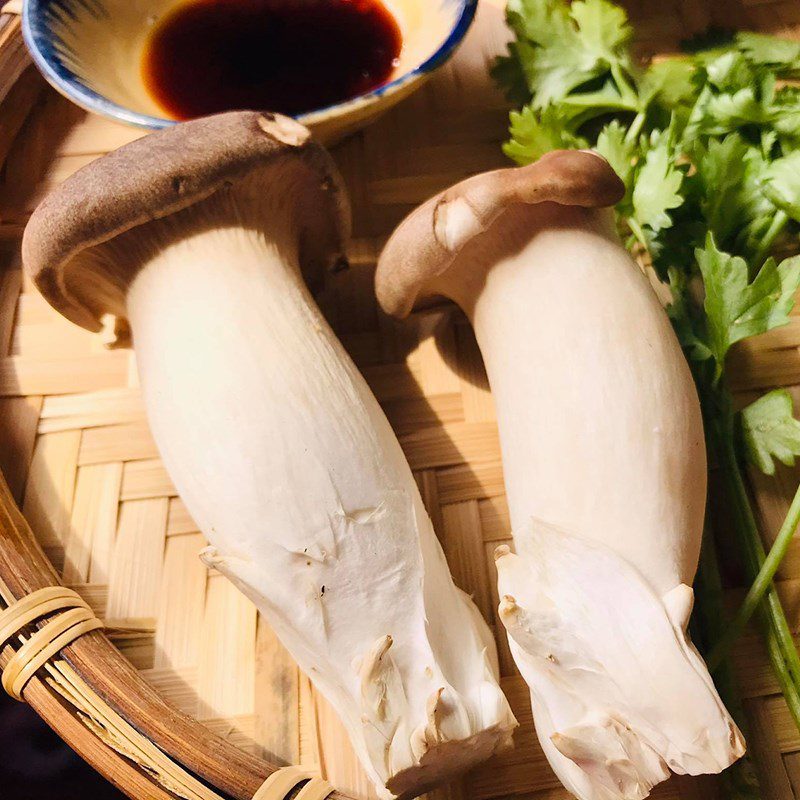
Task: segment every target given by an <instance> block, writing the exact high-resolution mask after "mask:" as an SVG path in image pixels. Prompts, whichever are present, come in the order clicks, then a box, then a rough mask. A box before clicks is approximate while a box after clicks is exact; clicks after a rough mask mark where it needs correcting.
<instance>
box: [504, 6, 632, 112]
mask: <svg viewBox="0 0 800 800" xmlns="http://www.w3.org/2000/svg"><path fill="white" fill-rule="evenodd" d="M507 15H508V20H509V24H510V25H511V28H512V29H513V30H514V31H515V32H516V34H517V42H516V43H515V44H514V46H513V48H512V49H511V50H510V56H511V57H512V58H515V59H516V60H517V61H518V62H519V64H520V66H521V70H522V73H523V74H524V76H525V79H526V82H527V84H528V89H529V91H530V94H531V97H532V103H533V106H534V108H539V109H541V108H544V107H546V106H547V105H549V104H551V103H553V102H556V101H558V100H561V99H563V98H564V97H566V96H567V95H568V94H570V92H572V91H573V90H574V89H576V88H577V87H579V86H582V85H584V84H586V83H588V82H590V81H592V80H594V79H596V78H599V77H601V76H602V75H603V74H604V73H607V72H609V71H610V70H613V71H614V72H617V73H619V71H620V70H628V69H630V57H629V55H628V51H627V47H626V46H627V43H628V41H629V40H630V37H631V29H630V27H629V26H628V25H627V20H626V17H625V13H624V11H622V10H621V9H620V8H618V7H617V6H615V5H614V4H613V3H611V2H609V1H608V0H576V2H574V3H572V5H571V6H570V7H569V8H568V7H567V6H566V5H565V4H564V3H553V2H550V0H510V2H509V4H508V11H507ZM500 69H501V77H504V78H505V80H504V85H505V86H506V87H507V88H508V87H509V85H513V84H510V83H509V82H508V76H509V75H510V74H511V71H510V69H509V65H508V63H507V62H505V63H504V65H503V66H502V67H500Z"/></svg>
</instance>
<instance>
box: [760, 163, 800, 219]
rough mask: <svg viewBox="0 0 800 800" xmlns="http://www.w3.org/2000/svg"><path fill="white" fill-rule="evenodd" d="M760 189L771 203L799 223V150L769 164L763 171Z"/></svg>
mask: <svg viewBox="0 0 800 800" xmlns="http://www.w3.org/2000/svg"><path fill="white" fill-rule="evenodd" d="M762 188H763V191H764V194H765V195H766V196H767V197H768V198H769V200H770V201H771V202H772V203H774V204H775V205H776V206H777V207H778V208H780V209H781V211H783V212H784V213H786V214H788V215H789V216H790V217H791V218H792V219H795V220H797V221H799V222H800V150H795V151H794V152H792V153H789V155H788V156H784V157H783V158H778V159H775V161H773V162H772V163H771V164H769V166H767V167H766V169H765V170H764V176H763V181H762Z"/></svg>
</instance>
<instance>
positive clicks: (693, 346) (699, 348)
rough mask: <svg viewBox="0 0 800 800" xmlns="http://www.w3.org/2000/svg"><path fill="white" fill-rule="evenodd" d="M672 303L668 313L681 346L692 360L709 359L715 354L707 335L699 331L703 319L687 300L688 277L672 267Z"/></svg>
mask: <svg viewBox="0 0 800 800" xmlns="http://www.w3.org/2000/svg"><path fill="white" fill-rule="evenodd" d="M668 280H669V288H670V291H671V292H672V303H670V305H668V306H667V314H668V316H669V318H670V321H671V322H672V327H673V328H674V329H675V334H676V335H677V337H678V341H679V342H680V343H681V347H683V348H684V350H686V352H687V354H688V356H689V358H690V359H691V360H692V361H707V360H708V359H710V358H712V356H713V354H712V352H711V350H709V349H708V345H707V344H706V343H705V336H704V335H703V333H702V332H700V331H698V328H699V327H701V321H700V320H698V319H697V318H696V315H693V314H692V313H691V310H690V307H689V303H688V301H687V295H688V292H687V279H686V275H685V274H684V273H682V272H681V271H680V270H677V269H675V268H674V267H671V268H670V269H669V271H668Z"/></svg>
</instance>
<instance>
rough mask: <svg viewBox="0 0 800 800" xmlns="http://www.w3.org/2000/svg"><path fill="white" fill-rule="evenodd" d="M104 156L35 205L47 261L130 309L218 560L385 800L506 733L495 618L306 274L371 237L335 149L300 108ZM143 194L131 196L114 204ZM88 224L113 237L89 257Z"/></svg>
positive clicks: (98, 311) (178, 471)
mask: <svg viewBox="0 0 800 800" xmlns="http://www.w3.org/2000/svg"><path fill="white" fill-rule="evenodd" d="M132 163H133V164H136V175H135V176H134V177H131V176H130V175H129V173H130V164H132ZM87 170H88V171H87ZM87 170H84V171H83V173H78V175H76V176H75V177H73V178H72V179H71V181H68V182H67V183H66V184H65V185H64V186H62V187H61V189H60V190H58V191H57V193H56V194H55V195H54V196H51V198H50V199H49V200H48V201H46V203H45V205H43V206H42V207H41V208H40V209H39V210H37V212H36V213H35V214H34V216H33V218H32V222H31V225H30V227H29V228H28V231H27V232H26V248H25V250H26V263H27V266H28V269H29V270H30V271H31V273H32V274H33V275H34V279H35V280H36V281H37V283H38V285H39V286H40V287H41V288H42V290H43V291H44V292H45V294H46V296H47V297H48V299H50V301H51V302H52V303H53V304H54V305H56V307H58V308H59V309H60V310H61V311H62V312H63V313H65V314H66V315H67V316H69V317H70V318H71V319H74V320H75V321H77V322H79V323H81V324H84V325H86V326H87V327H90V328H96V327H98V325H99V322H98V320H99V317H100V316H101V315H102V314H105V313H113V314H115V315H117V316H119V317H121V318H123V317H124V318H125V319H127V320H128V321H129V323H130V328H131V331H132V336H133V342H134V345H135V350H136V356H137V363H138V368H139V373H140V378H141V385H142V392H143V395H144V399H145V404H146V407H147V411H148V418H149V421H150V426H151V429H152V432H153V435H154V438H155V440H156V442H157V444H158V446H159V450H160V453H161V456H162V458H163V460H164V463H165V465H166V467H167V470H168V471H169V473H170V475H171V477H172V479H173V481H174V483H175V485H176V487H177V488H178V490H179V492H180V493H181V496H182V497H183V499H184V501H185V502H186V505H187V507H188V509H189V511H190V512H191V514H192V516H193V517H194V519H195V521H196V522H197V523H198V525H199V526H200V528H201V530H202V531H204V532H205V533H206V535H207V536H208V538H209V539H210V541H211V544H212V545H213V547H212V548H211V549H210V550H208V551H206V553H205V556H204V558H205V560H206V562H207V563H211V564H213V565H214V566H215V567H216V568H217V569H219V570H220V571H221V572H222V573H224V574H225V575H226V576H228V577H229V578H230V579H231V580H232V581H233V582H234V583H235V584H236V585H237V586H238V587H239V588H240V589H241V590H242V591H243V592H244V593H245V594H246V595H247V596H248V597H250V598H251V599H252V600H253V602H254V603H256V605H257V606H258V608H259V609H260V610H261V611H262V612H263V613H264V614H265V616H266V617H267V619H268V620H269V622H270V623H271V624H272V626H273V627H274V629H275V630H276V632H277V633H278V635H279V636H280V638H281V640H282V641H283V643H284V644H285V645H286V646H287V648H288V649H289V651H290V652H291V654H292V655H293V656H294V658H295V659H296V660H297V662H298V664H299V665H300V667H301V668H303V669H304V670H305V671H306V673H308V674H310V675H311V676H312V679H313V681H314V683H315V685H316V686H317V687H318V689H319V690H320V691H321V692H322V693H323V695H324V696H325V697H326V698H327V699H328V700H329V701H330V703H331V704H332V705H333V707H334V708H335V709H336V711H337V712H338V714H339V716H340V718H341V719H342V721H343V723H344V725H345V727H346V728H347V730H348V732H349V734H350V737H351V740H352V743H353V746H354V749H355V751H356V753H357V755H358V756H359V758H360V759H361V762H362V764H363V765H364V767H365V769H366V771H367V773H368V774H369V776H370V777H371V778H372V780H373V781H374V782H375V785H376V787H377V791H378V794H379V795H380V796H381V797H382V798H391V797H394V796H396V795H400V794H406V793H413V792H414V791H415V789H417V788H419V787H421V786H423V785H430V784H431V783H435V782H436V781H437V780H441V779H444V778H446V777H447V776H449V775H451V774H453V773H455V772H458V771H460V770H463V769H467V768H469V767H470V766H471V765H473V764H474V763H476V762H477V761H479V760H482V759H484V758H486V757H488V756H489V755H491V753H492V752H494V750H495V749H497V748H498V747H502V746H505V744H506V743H507V741H508V739H509V738H510V735H511V731H512V730H513V728H514V727H515V725H516V722H515V720H514V718H513V715H512V713H511V711H510V709H509V706H508V704H507V702H506V700H505V697H504V696H503V694H502V692H501V691H500V689H499V686H498V670H497V662H496V654H495V652H494V649H493V645H492V643H491V636H490V633H489V630H488V627H487V626H486V623H485V622H484V621H483V620H482V619H481V618H480V615H479V613H478V612H477V610H476V609H475V607H474V605H473V604H472V603H471V601H469V600H468V599H467V598H466V597H465V595H463V593H461V592H460V591H459V590H458V589H457V588H456V587H455V585H454V584H453V581H452V578H451V577H450V575H449V572H448V570H447V565H446V561H445V559H444V556H443V554H442V551H441V548H440V546H439V544H438V541H437V539H436V536H435V534H434V532H433V529H432V526H431V523H430V520H429V518H428V516H427V514H426V513H425V510H424V507H423V504H422V500H421V498H420V495H419V492H418V490H417V487H416V483H415V481H414V479H413V477H412V475H411V471H410V469H409V467H408V464H407V462H406V461H405V458H404V456H403V453H402V451H401V449H400V446H399V444H398V442H397V439H396V437H395V436H394V433H393V432H392V430H391V428H390V426H389V424H388V422H387V420H386V418H385V416H384V414H383V412H382V411H381V409H380V407H379V406H378V403H377V402H376V400H375V398H374V396H373V395H372V393H371V391H370V390H369V388H368V387H367V385H366V383H365V382H364V380H363V378H362V377H361V375H360V374H359V372H358V371H357V369H356V368H355V366H354V365H353V363H352V361H351V360H350V358H349V357H348V355H347V354H346V352H345V351H344V349H343V348H342V346H341V344H340V343H339V341H338V340H337V339H336V337H335V335H334V334H333V332H332V331H331V329H330V327H329V326H328V324H327V322H326V321H325V319H324V318H323V316H322V314H321V313H320V311H319V309H318V308H317V306H316V304H315V303H314V300H313V298H312V295H311V293H310V292H309V289H308V287H307V284H306V280H313V279H314V277H315V275H318V274H319V272H320V271H321V270H322V269H324V268H326V267H328V266H330V265H331V264H334V263H338V262H340V259H341V254H342V251H343V248H344V244H345V241H346V237H347V235H348V217H347V214H348V211H347V207H346V203H345V200H344V190H343V187H342V185H341V180H340V178H339V176H338V174H337V173H336V171H335V169H334V167H333V165H332V163H331V162H330V160H329V159H328V157H327V156H326V154H325V153H324V151H322V150H321V149H320V148H318V147H316V146H315V145H313V144H311V143H309V142H308V140H307V132H306V131H305V129H303V128H302V127H301V126H299V125H297V123H295V122H293V121H292V120H289V119H286V118H282V117H270V118H263V117H259V116H258V115H253V114H249V113H240V114H233V115H228V114H226V115H220V116H219V117H212V118H208V119H206V120H199V121H197V122H193V123H186V124H184V125H181V126H177V127H176V128H175V129H172V130H170V131H165V132H161V133H156V134H153V135H151V136H148V137H146V138H145V139H143V140H139V141H138V142H135V143H133V144H132V145H129V146H127V147H126V148H123V149H122V150H121V151H118V152H117V153H116V154H115V155H112V156H109V157H107V158H106V159H101V160H99V161H98V162H95V163H94V164H93V165H91V166H90V167H89V168H87ZM178 170H179V171H180V174H181V175H184V176H187V177H186V181H184V183H183V185H182V186H183V188H182V191H181V195H180V196H181V200H180V206H179V207H176V206H175V202H176V201H175V195H174V193H172V189H171V182H170V180H169V175H170V173H171V172H175V171H178ZM203 176H205V177H204V178H203ZM147 180H150V181H151V184H149V185H146V186H142V185H141V181H147ZM204 181H205V182H204ZM110 192H115V193H116V194H115V197H116V198H117V199H113V198H111V197H110V196H109V193H110ZM120 192H122V193H123V194H124V193H125V192H127V193H128V205H127V207H125V208H114V207H113V204H114V203H117V202H118V198H119V193H120ZM134 201H136V202H134ZM142 202H147V203H150V207H148V208H146V209H145V210H144V213H143V212H142V209H141V208H140V207H139V205H140V203H142ZM159 202H160V203H163V206H162V207H161V208H154V207H153V204H154V203H159ZM109 204H111V206H112V207H109ZM91 209H95V210H97V209H101V211H100V212H96V215H95V217H93V218H88V217H87V218H86V219H83V220H82V219H81V215H82V214H87V215H88V214H89V213H90V211H89V210H91ZM153 217H158V218H157V219H153ZM81 225H83V226H84V228H83V230H84V231H85V230H86V229H91V231H92V232H93V233H92V237H91V241H88V237H84V241H83V243H82V246H81V247H78V248H77V249H76V241H78V240H79V238H80V233H81ZM101 229H104V230H105V231H106V233H105V235H101V236H98V231H99V230H101ZM59 248H61V249H59ZM376 543H379V546H376ZM326 586H336V587H337V590H336V591H325V587H326ZM320 587H322V588H320ZM311 600H313V602H311ZM422 665H430V667H431V668H430V670H425V669H423V666H422ZM434 696H435V697H436V698H437V702H438V700H439V699H441V703H438V704H437V705H436V706H435V709H434V710H435V711H436V714H435V720H436V724H435V737H434V738H431V736H428V735H426V733H425V732H428V733H430V725H431V714H432V711H431V698H432V697H434ZM420 731H422V733H420ZM421 739H422V740H424V741H425V742H426V744H427V747H426V748H425V752H424V753H421V752H420V750H419V747H418V745H419V742H420V740H421Z"/></svg>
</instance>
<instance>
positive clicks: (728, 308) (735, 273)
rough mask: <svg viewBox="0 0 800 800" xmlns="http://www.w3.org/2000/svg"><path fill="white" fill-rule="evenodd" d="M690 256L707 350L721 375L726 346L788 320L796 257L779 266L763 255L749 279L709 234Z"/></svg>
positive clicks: (798, 283)
mask: <svg viewBox="0 0 800 800" xmlns="http://www.w3.org/2000/svg"><path fill="white" fill-rule="evenodd" d="M695 255H696V257H697V264H698V266H699V267H700V273H701V274H702V276H703V285H704V288H705V294H706V296H705V301H704V303H703V308H704V310H705V313H706V318H707V325H708V348H709V350H710V351H711V353H712V355H713V356H714V359H715V361H716V363H717V376H718V377H721V375H722V370H723V369H724V366H725V356H726V355H727V353H728V350H729V349H730V347H731V345H733V344H735V343H736V342H738V341H741V340H742V339H746V338H747V337H749V336H756V335H757V334H759V333H766V331H769V330H772V329H773V328H778V327H780V326H782V325H786V324H787V323H788V322H789V312H790V311H791V310H792V307H793V306H794V293H795V292H796V291H797V289H798V287H800V256H795V257H794V258H787V259H785V260H784V261H782V262H781V263H780V264H778V263H776V261H775V259H774V258H769V259H767V261H766V262H765V263H764V266H763V267H761V269H760V270H759V271H758V273H757V274H756V276H755V278H754V279H753V281H752V282H750V278H749V274H748V268H747V263H746V262H745V260H744V259H743V258H740V257H739V256H731V255H729V254H728V253H724V252H721V251H720V250H717V247H716V245H715V244H714V237H713V235H712V234H710V233H709V234H708V238H707V240H706V245H705V247H704V248H702V249H700V248H698V250H697V251H696V254H695Z"/></svg>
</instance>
